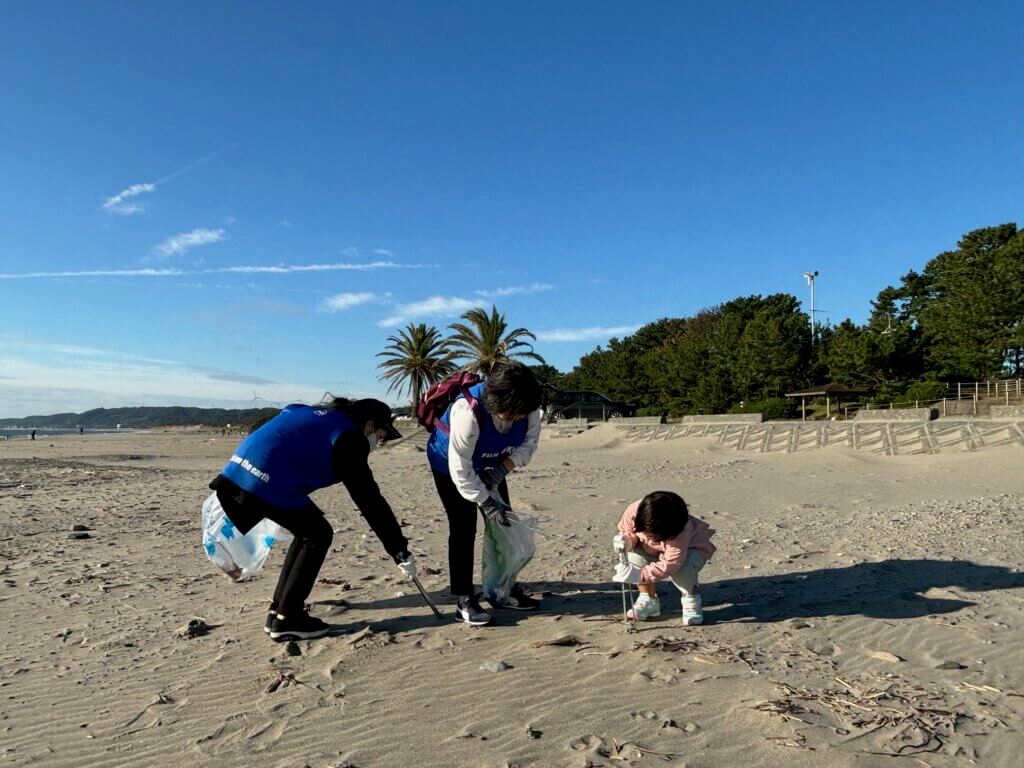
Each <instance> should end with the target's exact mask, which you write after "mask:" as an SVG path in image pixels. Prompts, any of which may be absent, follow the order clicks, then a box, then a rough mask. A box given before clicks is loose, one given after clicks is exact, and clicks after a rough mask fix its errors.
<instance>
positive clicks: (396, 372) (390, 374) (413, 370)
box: [377, 323, 455, 412]
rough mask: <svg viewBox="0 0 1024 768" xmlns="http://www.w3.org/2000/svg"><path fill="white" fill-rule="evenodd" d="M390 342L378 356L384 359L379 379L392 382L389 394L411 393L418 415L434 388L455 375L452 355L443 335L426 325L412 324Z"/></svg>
mask: <svg viewBox="0 0 1024 768" xmlns="http://www.w3.org/2000/svg"><path fill="white" fill-rule="evenodd" d="M388 342H389V343H388V345H387V347H385V349H384V351H383V352H378V353H377V357H383V358H384V361H383V362H381V363H379V364H378V365H377V367H378V368H382V369H383V373H381V374H380V376H378V378H379V379H380V380H381V381H387V382H389V386H388V392H389V393H390V392H393V391H394V390H398V394H399V396H401V395H402V394H403V393H404V392H406V391H408V392H410V393H411V394H412V408H413V411H414V412H415V410H416V409H417V408H418V407H419V404H420V398H421V397H422V396H423V394H424V392H426V391H427V389H428V388H429V387H430V385H431V384H433V383H434V382H437V381H441V379H443V378H445V377H446V376H450V375H451V374H452V373H454V372H455V363H453V362H452V357H453V355H452V352H451V351H450V350H449V349H448V342H447V341H446V340H445V339H442V338H441V332H440V331H438V330H437V328H434V327H433V326H430V327H427V325H426V324H424V323H420V324H419V325H413V324H412V323H410V324H409V325H408V326H407V327H406V328H405V330H400V331H398V332H397V333H395V335H393V336H388Z"/></svg>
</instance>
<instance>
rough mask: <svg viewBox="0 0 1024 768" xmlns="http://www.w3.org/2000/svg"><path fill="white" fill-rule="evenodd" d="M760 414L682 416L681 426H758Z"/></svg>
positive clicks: (760, 420) (762, 419)
mask: <svg viewBox="0 0 1024 768" xmlns="http://www.w3.org/2000/svg"><path fill="white" fill-rule="evenodd" d="M762 421H764V415H763V414H760V413H714V414H708V415H704V416H683V418H682V423H683V424H760V423H761V422H762Z"/></svg>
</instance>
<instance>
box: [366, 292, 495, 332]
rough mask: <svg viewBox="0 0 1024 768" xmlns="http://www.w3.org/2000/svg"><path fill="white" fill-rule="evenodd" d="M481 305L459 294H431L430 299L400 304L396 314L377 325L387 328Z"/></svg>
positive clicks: (446, 315)
mask: <svg viewBox="0 0 1024 768" xmlns="http://www.w3.org/2000/svg"><path fill="white" fill-rule="evenodd" d="M479 306H480V302H479V301H471V300H470V299H463V298H460V297H459V296H431V297H430V298H429V299H423V301H414V302H412V303H411V304H399V305H398V306H397V307H396V308H395V314H394V315H392V316H391V317H386V318H384V319H383V320H381V321H380V322H378V323H377V325H379V326H380V327H382V328H387V327H389V326H395V325H401V324H402V323H407V322H409V321H410V320H415V319H417V318H421V317H452V316H454V315H460V314H462V313H463V312H468V311H469V310H471V309H474V308H476V307H479Z"/></svg>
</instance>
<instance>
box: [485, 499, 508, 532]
mask: <svg viewBox="0 0 1024 768" xmlns="http://www.w3.org/2000/svg"><path fill="white" fill-rule="evenodd" d="M480 511H481V512H483V515H484V518H485V519H486V520H487V521H488V522H490V523H496V524H497V525H504V526H505V527H506V528H510V527H511V526H512V523H510V522H509V521H508V513H509V512H511V511H512V507H510V506H509V505H508V504H506V503H505V502H504V501H500V500H499V499H495V498H494V497H493V496H492V497H491V498H489V499H488V500H487V501H485V502H484V503H483V504H481V505H480Z"/></svg>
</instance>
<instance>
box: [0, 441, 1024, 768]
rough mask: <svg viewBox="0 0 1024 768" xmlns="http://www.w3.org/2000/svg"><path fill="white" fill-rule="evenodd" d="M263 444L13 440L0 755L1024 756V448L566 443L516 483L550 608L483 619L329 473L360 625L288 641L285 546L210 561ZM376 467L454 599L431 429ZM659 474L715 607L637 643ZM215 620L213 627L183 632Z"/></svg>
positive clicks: (4, 449) (142, 760)
mask: <svg viewBox="0 0 1024 768" xmlns="http://www.w3.org/2000/svg"><path fill="white" fill-rule="evenodd" d="M236 442H237V438H231V437H223V436H215V435H209V434H185V433H153V434H134V435H120V436H118V435H110V436H92V435H87V436H85V437H79V436H65V437H59V438H52V439H43V440H40V441H37V442H35V443H32V442H29V441H27V440H10V441H5V442H0V510H2V514H0V576H2V589H0V602H2V605H3V607H4V615H5V616H6V618H7V625H6V627H5V631H4V637H5V642H4V644H3V646H2V648H0V762H2V763H3V764H5V765H11V766H28V765H32V766H89V767H90V768H91V767H94V766H150V765H152V766H156V765H183V766H186V765H218V766H220V765H224V766H231V765H248V766H281V767H282V768H284V767H285V766H288V767H292V766H295V767H296V768H301V766H312V767H313V768H320V767H322V766H345V765H348V766H360V767H361V768H390V767H392V766H393V767H399V766H401V767H405V766H493V767H494V768H498V767H500V766H577V767H579V768H582V767H583V766H588V765H591V766H605V765H609V766H613V765H614V766H623V765H626V766H636V767H637V768H642V767H644V766H664V765H672V766H688V768H713V767H714V768H722V766H739V765H742V766H744V767H745V768H754V766H781V765H787V766H816V768H820V767H821V766H824V765H827V766H858V767H861V768H866V767H871V766H880V767H881V766H886V767H890V768H902V767H903V766H906V767H907V768H911V767H915V768H916V767H918V766H932V767H933V768H939V767H940V766H949V767H952V766H969V765H978V766H986V768H997V767H999V766H1006V767H1007V768H1009V767H1010V766H1017V765H1020V747H1021V744H1022V738H1024V737H1022V733H1021V722H1022V721H1021V718H1022V716H1024V698H1022V697H1021V693H1020V692H1021V690H1024V633H1022V630H1024V573H1022V571H1021V557H1022V556H1021V551H1022V550H1021V540H1022V534H1024V472H1022V471H1021V465H1022V458H1024V454H1022V453H1021V449H1020V448H1019V447H1014V446H1006V447H1001V448H993V449H990V450H986V451H981V452H977V453H955V452H951V453H943V454H940V455H935V456H896V457H886V456H883V455H880V454H870V455H869V454H865V453H857V452H854V451H850V450H848V449H846V448H843V447H833V448H827V449H823V450H818V451H808V452H801V453H799V454H793V455H786V454H758V453H746V452H744V453H738V452H736V451H733V450H729V449H727V448H725V447H722V446H720V445H718V444H717V443H715V442H714V441H712V440H702V439H689V438H688V439H679V440H673V441H667V442H659V443H645V444H640V445H630V444H626V443H624V442H623V441H622V439H621V437H620V433H619V432H618V431H617V430H615V429H614V428H612V427H602V428H599V429H595V430H592V431H591V432H589V433H586V434H582V435H579V436H577V437H572V438H561V439H545V440H544V441H543V442H542V447H541V449H540V451H539V453H538V455H537V456H536V458H535V460H534V462H533V463H532V464H531V466H530V467H529V468H527V469H526V470H525V471H522V472H519V473H516V475H515V476H514V477H513V478H512V480H511V483H510V484H511V489H512V494H513V503H514V506H515V507H516V508H518V509H519V510H521V511H527V512H530V513H531V514H536V515H537V516H539V517H540V518H541V529H542V530H543V531H544V532H545V536H544V537H543V538H541V539H540V540H539V546H538V553H537V557H536V558H535V559H534V561H533V562H532V563H531V564H530V565H529V567H528V568H527V570H526V571H525V572H524V573H523V579H524V581H525V582H526V583H528V584H529V585H531V587H532V588H533V590H534V591H535V592H544V593H547V594H546V597H545V600H544V606H543V609H542V610H541V611H540V612H539V613H536V614H510V613H507V612H505V613H500V614H498V615H497V621H496V623H495V626H492V627H489V628H484V629H471V628H469V627H466V626H461V625H455V624H452V623H450V622H444V623H442V622H438V621H437V620H436V619H435V618H434V616H433V615H432V614H431V613H430V611H429V610H428V608H427V607H426V606H425V605H424V604H423V603H422V601H421V599H420V597H419V595H418V594H417V593H416V592H415V590H414V589H413V588H411V586H410V585H408V584H406V583H404V582H402V581H401V579H400V574H399V573H398V572H397V570H396V569H395V567H394V565H393V564H392V562H391V561H390V559H389V558H387V556H386V555H385V554H384V552H383V550H382V549H381V547H380V546H379V544H378V542H377V541H376V540H375V539H374V538H373V537H372V534H370V533H369V530H368V528H367V527H366V525H365V524H364V523H363V521H362V519H361V518H360V517H359V515H358V513H357V512H356V510H355V508H354V506H353V504H352V503H351V501H350V500H349V499H348V497H347V496H346V495H345V492H344V490H343V489H340V488H335V489H330V490H328V491H326V492H322V493H319V494H318V495H317V496H316V500H317V502H318V503H319V504H320V505H321V506H322V507H323V508H324V509H325V510H326V511H327V513H328V517H329V519H330V520H331V522H332V524H333V525H334V528H335V532H336V533H335V540H334V548H333V551H332V553H331V555H330V556H329V558H328V560H327V563H326V565H325V567H324V569H323V572H322V573H321V578H320V581H319V582H318V584H317V587H316V589H315V590H314V592H313V596H312V599H313V600H315V601H316V604H315V605H314V607H313V613H314V614H315V615H318V616H320V617H322V618H324V619H325V620H327V621H329V622H331V623H332V624H336V625H338V630H337V632H336V634H335V635H334V636H332V637H329V638H326V639H322V640H318V641H311V642H303V643H299V644H298V647H297V650H298V652H299V655H289V653H288V652H287V649H286V647H285V646H284V645H278V644H275V643H273V642H271V641H270V640H269V639H268V638H267V637H266V636H265V635H264V633H263V632H262V630H261V627H262V623H263V618H264V612H265V610H266V607H267V603H268V598H269V594H270V592H271V591H272V588H273V584H274V580H275V579H276V576H277V571H278V567H279V565H280V562H281V557H282V553H281V552H280V551H275V552H274V553H272V555H271V559H270V560H269V561H268V563H267V566H266V568H265V569H264V571H263V572H262V573H261V574H260V575H259V577H258V578H257V579H256V580H254V581H252V582H249V583H243V584H235V583H232V582H231V581H230V580H229V579H228V578H227V577H225V576H224V575H222V574H221V573H219V572H218V571H216V570H215V568H214V567H213V566H212V565H211V563H210V562H209V561H208V560H207V559H206V558H205V557H204V554H203V551H202V549H201V546H200V535H201V533H200V524H199V508H200V505H201V503H202V501H203V499H204V498H205V496H206V495H207V490H206V484H207V482H208V481H209V480H210V479H211V477H213V475H214V474H215V473H216V471H217V470H218V469H219V468H220V467H221V466H222V465H223V463H224V461H225V460H226V458H227V457H228V456H229V455H230V454H231V451H232V449H233V448H234V446H235V444H236ZM371 464H372V466H373V468H374V471H375V473H376V475H377V479H378V481H379V483H380V485H381V487H382V489H383V491H384V494H385V496H386V497H387V498H388V499H389V501H390V502H391V504H392V505H393V507H394V509H395V512H396V514H397V516H398V517H399V519H400V520H401V521H402V522H403V524H404V525H405V533H406V535H407V536H408V537H409V539H410V541H411V543H412V545H413V549H414V553H415V555H416V556H417V558H418V559H419V562H420V567H421V572H422V571H423V570H426V574H425V575H424V577H423V581H424V584H425V586H426V587H427V589H428V590H429V591H430V592H431V593H432V595H433V596H434V598H435V600H436V601H437V602H438V603H439V604H441V606H442V609H443V610H446V611H449V610H450V607H451V602H450V600H449V599H448V597H447V596H446V594H445V590H446V583H447V580H446V577H447V574H446V565H445V562H446V560H445V558H446V548H445V538H446V535H447V531H446V523H445V520H444V515H443V513H442V510H441V508H440V504H439V503H438V500H437V498H436V495H435V492H434V488H433V485H432V482H431V479H430V475H429V473H428V471H427V468H426V465H425V460H424V455H423V453H422V452H421V451H420V450H419V449H418V448H417V446H416V444H415V441H411V442H409V443H407V444H405V445H398V446H395V447H393V448H390V449H386V450H382V451H379V452H378V453H377V454H374V456H373V457H372V461H371ZM655 489H666V490H674V491H677V492H679V493H681V494H682V495H683V496H684V498H686V499H687V501H688V502H689V503H690V505H691V509H692V511H693V513H694V514H696V515H698V516H699V517H701V518H703V519H705V520H706V521H708V522H709V523H710V524H711V525H712V526H713V527H714V528H715V529H716V530H717V536H716V538H715V541H716V543H717V545H718V548H719V551H718V553H717V555H716V556H715V558H714V559H713V560H712V561H711V563H709V565H708V566H707V568H705V570H704V572H703V574H702V578H703V583H704V587H703V589H704V600H705V606H706V608H705V613H706V619H707V622H708V624H707V625H706V626H703V627H689V628H684V627H681V626H680V622H679V603H678V597H677V596H676V595H674V594H672V591H671V586H670V585H662V586H661V587H660V589H661V594H662V598H663V604H664V605H665V606H666V607H667V609H666V611H665V613H664V614H663V617H662V619H661V620H659V621H655V622H649V623H645V624H643V625H641V626H640V631H639V632H636V633H635V634H627V633H626V631H625V629H626V628H625V626H624V624H623V621H622V613H621V598H620V592H619V589H618V586H617V585H614V584H612V583H611V570H612V567H613V565H614V558H613V554H612V552H611V549H610V539H611V536H612V534H613V532H614V525H615V522H616V521H617V519H618V516H619V515H620V514H621V512H622V509H623V507H624V506H625V505H626V503H627V502H630V501H632V500H634V499H636V498H639V497H640V496H642V495H644V494H645V493H646V492H648V491H651V490H655ZM75 526H80V527H82V528H85V529H87V530H84V531H77V532H75V531H73V528H74V527H75ZM82 534H87V536H82ZM73 536H78V538H75V537H73ZM193 617H201V618H202V619H203V620H204V621H205V622H206V623H207V624H208V625H210V627H212V629H211V630H210V631H209V632H208V633H207V634H205V635H202V636H199V637H192V638H189V639H185V638H181V637H179V636H178V635H177V631H178V629H179V628H180V627H182V626H183V625H185V624H187V623H188V621H189V620H190V619H191V618H193ZM566 636H571V637H569V638H567V637H566ZM552 641H561V642H562V643H568V644H560V645H550V644H547V643H550V642H552ZM491 662H504V663H505V665H507V666H508V667H509V668H508V669H504V670H502V671H497V672H494V671H489V670H488V669H487V668H486V667H487V666H488V665H489V664H490V663H491Z"/></svg>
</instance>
